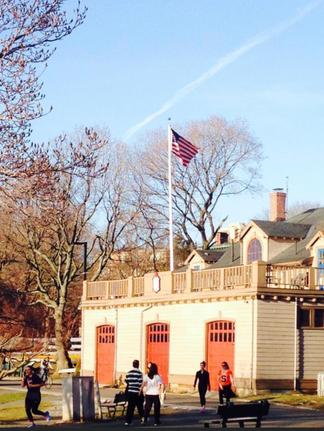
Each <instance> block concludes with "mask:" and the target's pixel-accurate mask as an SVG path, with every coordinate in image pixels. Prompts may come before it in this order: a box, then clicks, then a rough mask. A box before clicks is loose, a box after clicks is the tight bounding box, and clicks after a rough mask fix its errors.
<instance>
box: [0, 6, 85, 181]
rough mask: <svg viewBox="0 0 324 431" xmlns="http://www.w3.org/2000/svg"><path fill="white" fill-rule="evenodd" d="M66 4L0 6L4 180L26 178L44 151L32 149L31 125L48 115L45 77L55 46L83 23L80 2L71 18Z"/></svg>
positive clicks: (0, 138) (0, 164) (1, 161)
mask: <svg viewBox="0 0 324 431" xmlns="http://www.w3.org/2000/svg"><path fill="white" fill-rule="evenodd" d="M64 4H66V1H65V0H2V1H1V2H0V87H1V91H0V179H1V180H2V181H3V179H5V178H6V177H7V176H8V175H9V176H10V177H11V176H12V175H15V176H17V175H18V174H19V173H26V169H27V168H28V167H30V159H32V160H33V159H34V158H35V157H36V156H37V155H38V154H39V152H40V151H42V148H41V147H37V148H35V147H32V148H31V147H30V146H29V143H28V138H29V136H30V133H31V121H32V120H34V119H36V118H39V117H41V116H42V115H44V111H43V108H42V103H41V102H42V99H43V97H44V96H43V94H42V81H41V74H42V73H43V71H44V68H45V67H46V64H47V62H48V60H49V59H50V58H51V56H52V55H53V52H54V50H55V44H56V42H58V41H60V40H61V39H63V38H65V37H66V36H67V35H69V34H70V33H72V32H73V31H74V29H75V28H76V27H78V26H79V25H80V24H82V22H83V21H84V18H85V13H86V9H85V8H84V9H81V7H80V2H79V1H77V2H76V7H75V11H74V12H73V13H72V14H71V16H70V17H69V16H68V13H67V11H66V10H65V9H64Z"/></svg>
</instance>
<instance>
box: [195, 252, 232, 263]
mask: <svg viewBox="0 0 324 431" xmlns="http://www.w3.org/2000/svg"><path fill="white" fill-rule="evenodd" d="M225 251H226V249H222V250H214V249H211V250H196V253H197V254H199V256H200V257H201V258H202V259H203V260H204V261H205V262H206V263H215V262H217V261H218V260H219V259H220V258H221V257H222V256H223V254H224V253H225Z"/></svg>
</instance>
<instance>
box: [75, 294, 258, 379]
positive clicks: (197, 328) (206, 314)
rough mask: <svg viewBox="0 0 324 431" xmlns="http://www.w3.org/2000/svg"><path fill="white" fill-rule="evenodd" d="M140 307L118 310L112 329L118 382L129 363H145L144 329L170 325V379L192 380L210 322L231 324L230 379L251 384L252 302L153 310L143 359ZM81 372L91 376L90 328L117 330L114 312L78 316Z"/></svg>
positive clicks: (145, 320) (145, 319) (148, 317)
mask: <svg viewBox="0 0 324 431" xmlns="http://www.w3.org/2000/svg"><path fill="white" fill-rule="evenodd" d="M142 309H143V308H141V307H131V308H120V309H118V328H117V338H116V342H117V346H118V348H117V364H116V369H117V377H118V376H119V374H120V373H124V372H126V371H127V370H128V369H129V368H130V366H131V362H132V360H133V359H135V358H139V359H140V360H141V362H143V360H144V358H145V356H144V355H145V345H146V339H145V326H146V325H147V324H149V323H153V322H157V321H160V322H167V323H169V325H170V365H169V373H170V374H171V375H177V376H181V375H183V376H188V375H192V374H193V373H194V371H195V370H196V369H197V367H198V366H199V363H200V361H202V360H203V359H205V354H206V346H205V343H206V323H207V322H209V321H212V320H223V319H224V320H234V321H235V323H236V342H235V370H234V371H235V375H236V377H240V378H251V358H252V350H251V349H252V342H251V334H252V312H251V311H252V302H251V300H250V301H228V302H208V303H193V304H188V303H187V304H172V305H157V306H154V307H153V308H151V309H149V310H147V311H145V313H144V314H143V329H142V334H143V335H142V337H143V338H142V354H141V352H140V345H141V335H140V326H141V310H142ZM83 313H84V316H83V324H84V329H83V343H82V345H83V346H84V347H83V352H82V361H83V362H82V369H83V371H84V372H85V373H90V372H94V370H95V348H96V347H95V344H96V339H95V334H96V331H95V328H96V326H98V325H100V324H104V323H110V324H114V325H116V312H115V310H83Z"/></svg>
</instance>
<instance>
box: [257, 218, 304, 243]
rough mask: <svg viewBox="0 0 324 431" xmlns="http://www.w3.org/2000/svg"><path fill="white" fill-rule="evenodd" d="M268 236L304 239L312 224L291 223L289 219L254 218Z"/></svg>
mask: <svg viewBox="0 0 324 431" xmlns="http://www.w3.org/2000/svg"><path fill="white" fill-rule="evenodd" d="M252 222H253V223H254V224H256V225H257V226H258V227H259V228H260V229H261V230H262V231H263V232H264V233H265V234H266V235H267V236H270V237H276V238H291V239H302V238H305V236H306V235H307V233H308V231H309V229H310V227H311V225H310V224H301V223H291V222H288V221H275V222H274V221H268V220H252Z"/></svg>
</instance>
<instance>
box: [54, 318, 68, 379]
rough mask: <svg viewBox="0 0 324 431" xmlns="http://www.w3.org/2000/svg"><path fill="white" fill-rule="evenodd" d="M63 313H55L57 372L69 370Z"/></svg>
mask: <svg viewBox="0 0 324 431" xmlns="http://www.w3.org/2000/svg"><path fill="white" fill-rule="evenodd" d="M63 331H64V327H63V312H62V311H61V310H58V311H56V313H55V347H56V352H57V353H56V371H59V370H62V369H63V368H68V366H69V361H68V353H67V352H66V350H65V345H64V337H63Z"/></svg>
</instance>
